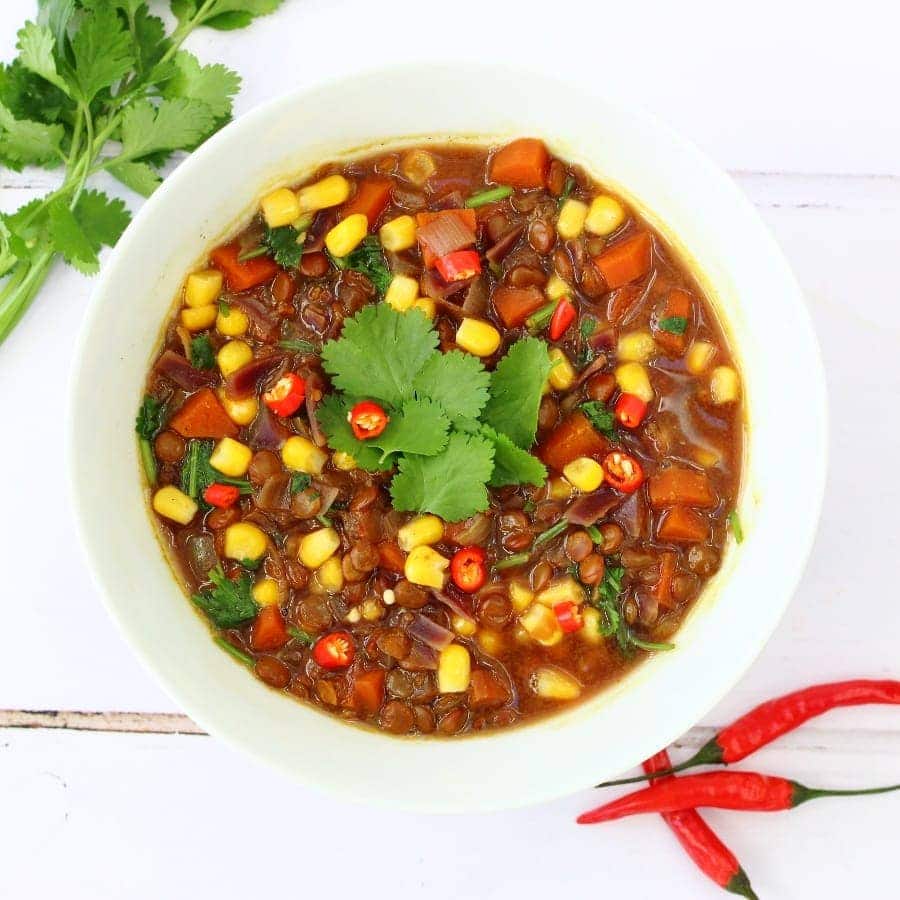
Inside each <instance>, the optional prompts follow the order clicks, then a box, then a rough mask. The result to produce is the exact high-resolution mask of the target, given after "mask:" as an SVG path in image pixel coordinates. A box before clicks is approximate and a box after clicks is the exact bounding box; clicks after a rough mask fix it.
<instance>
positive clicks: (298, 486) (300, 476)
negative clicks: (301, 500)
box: [291, 472, 312, 494]
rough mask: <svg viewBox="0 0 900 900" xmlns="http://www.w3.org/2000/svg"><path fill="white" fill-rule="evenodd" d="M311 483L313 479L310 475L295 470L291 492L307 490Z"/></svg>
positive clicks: (296, 492) (292, 476)
mask: <svg viewBox="0 0 900 900" xmlns="http://www.w3.org/2000/svg"><path fill="white" fill-rule="evenodd" d="M311 483H312V479H311V478H310V477H309V475H307V474H305V473H304V472H294V474H293V475H291V493H292V494H299V493H300V491H305V490H306V489H307V488H308V487H309V486H310V484H311Z"/></svg>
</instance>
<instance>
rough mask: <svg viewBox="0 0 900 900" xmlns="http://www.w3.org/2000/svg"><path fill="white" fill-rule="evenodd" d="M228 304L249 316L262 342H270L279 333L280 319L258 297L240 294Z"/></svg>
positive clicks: (230, 299)
mask: <svg viewBox="0 0 900 900" xmlns="http://www.w3.org/2000/svg"><path fill="white" fill-rule="evenodd" d="M228 302H229V303H230V304H231V305H232V306H236V307H237V308H238V309H240V310H243V312H245V313H246V314H247V317H248V318H249V319H250V322H251V323H252V324H253V327H254V328H255V330H256V332H258V334H259V337H260V339H261V340H264V341H268V340H271V339H272V338H274V337H275V335H276V334H277V332H278V317H277V316H276V315H275V313H274V312H272V310H271V309H269V308H268V307H267V306H266V305H265V303H263V302H262V300H260V299H259V298H258V297H254V296H253V295H251V294H240V295H239V296H237V297H231V298H229V301H228Z"/></svg>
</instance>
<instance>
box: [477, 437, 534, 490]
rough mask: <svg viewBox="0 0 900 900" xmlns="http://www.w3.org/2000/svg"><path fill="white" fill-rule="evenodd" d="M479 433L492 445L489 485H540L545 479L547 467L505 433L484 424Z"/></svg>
mask: <svg viewBox="0 0 900 900" xmlns="http://www.w3.org/2000/svg"><path fill="white" fill-rule="evenodd" d="M481 434H482V436H483V437H485V438H487V439H488V440H489V441H490V442H491V443H492V444H493V445H494V471H493V472H492V473H491V480H490V482H489V484H490V486H491V487H503V486H504V485H507V484H533V485H536V486H539V485H542V484H543V483H544V482H545V481H546V480H547V469H546V467H545V466H544V464H543V463H542V462H541V461H540V460H539V459H538V458H537V457H536V456H533V455H532V454H531V453H528V452H527V451H526V450H523V449H522V448H521V447H517V446H516V445H515V444H514V443H513V442H512V441H511V440H510V439H509V438H508V437H507V436H506V435H505V434H500V432H499V431H495V430H494V429H493V428H491V427H490V425H485V426H484V427H483V428H482V430H481Z"/></svg>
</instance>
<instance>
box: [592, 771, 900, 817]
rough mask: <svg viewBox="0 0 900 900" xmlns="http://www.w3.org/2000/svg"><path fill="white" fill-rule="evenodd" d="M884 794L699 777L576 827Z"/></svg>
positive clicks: (750, 775)
mask: <svg viewBox="0 0 900 900" xmlns="http://www.w3.org/2000/svg"><path fill="white" fill-rule="evenodd" d="M889 791H900V784H892V785H888V786H887V787H877V788H864V789H862V790H856V791H832V790H825V789H822V788H810V787H806V785H803V784H800V783H799V782H796V781H790V780H788V779H787V778H779V777H777V776H775V775H760V774H759V773H758V772H724V771H719V772H704V773H703V774H702V775H685V776H684V777H683V778H673V779H672V780H671V781H663V782H661V783H657V782H656V781H654V782H653V784H651V785H650V786H649V787H645V788H641V789H640V790H639V791H634V792H633V793H631V794H626V795H625V796H624V797H619V798H618V799H617V800H613V801H612V802H611V803H604V804H603V806H598V807H597V808H596V809H592V810H590V811H589V812H586V813H582V814H581V815H580V816H579V817H578V818H577V819H576V821H577V822H578V824H579V825H595V824H597V823H598V822H610V821H612V820H613V819H623V818H625V817H626V816H635V815H640V814H641V813H667V812H678V811H679V810H682V809H694V808H695V807H698V806H711V807H714V808H715V809H739V810H743V811H745V812H778V811H780V810H783V809H793V808H794V807H795V806H800V804H801V803H806V802H807V801H808V800H816V799H817V798H819V797H858V796H862V795H863V794H886V793H888V792H889Z"/></svg>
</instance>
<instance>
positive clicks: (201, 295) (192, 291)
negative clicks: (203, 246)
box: [184, 269, 222, 307]
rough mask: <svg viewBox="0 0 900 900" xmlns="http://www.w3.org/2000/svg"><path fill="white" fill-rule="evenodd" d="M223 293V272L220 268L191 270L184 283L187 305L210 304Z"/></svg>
mask: <svg viewBox="0 0 900 900" xmlns="http://www.w3.org/2000/svg"><path fill="white" fill-rule="evenodd" d="M221 293H222V273H221V272H220V271H219V270H218V269H204V270H203V271H202V272H191V274H190V275H188V277H187V281H186V282H185V285H184V303H185V306H190V307H199V306H209V305H210V304H211V303H215V302H216V300H218V299H219V294H221Z"/></svg>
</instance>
